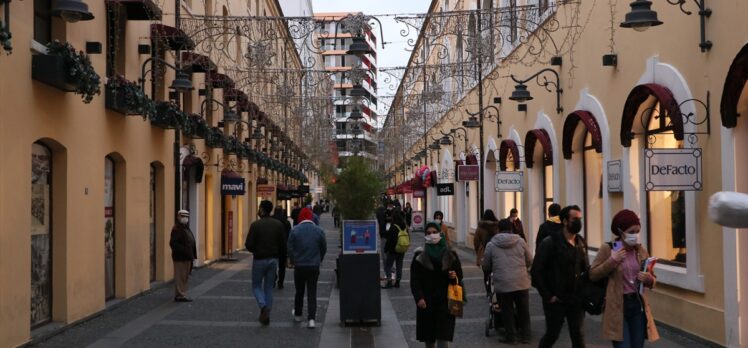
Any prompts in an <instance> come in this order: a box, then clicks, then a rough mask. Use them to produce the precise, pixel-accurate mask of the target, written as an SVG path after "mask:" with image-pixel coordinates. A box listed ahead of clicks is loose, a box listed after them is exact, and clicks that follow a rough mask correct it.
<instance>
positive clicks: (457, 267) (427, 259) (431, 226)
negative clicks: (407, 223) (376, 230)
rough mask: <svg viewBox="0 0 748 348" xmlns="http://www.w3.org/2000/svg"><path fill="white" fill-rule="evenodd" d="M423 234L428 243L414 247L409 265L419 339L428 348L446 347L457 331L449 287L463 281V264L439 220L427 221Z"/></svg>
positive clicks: (417, 337) (417, 336)
mask: <svg viewBox="0 0 748 348" xmlns="http://www.w3.org/2000/svg"><path fill="white" fill-rule="evenodd" d="M424 234H425V239H426V245H425V246H424V247H422V248H418V249H416V250H415V255H414V256H413V261H412V263H411V266H410V269H411V272H410V290H411V292H412V293H413V299H414V300H415V302H416V306H417V309H416V339H417V340H418V341H421V342H424V343H425V344H426V347H427V348H429V347H432V348H433V347H438V348H446V347H448V346H449V343H448V342H451V341H452V338H453V337H454V331H455V317H454V316H453V315H451V314H450V313H449V308H448V300H447V289H448V287H449V285H450V284H459V283H461V281H462V266H461V264H460V259H459V257H457V253H455V252H454V251H453V250H452V249H451V248H450V247H449V246H448V245H447V243H446V240H445V238H444V235H443V234H442V233H441V232H439V225H438V224H437V223H436V222H429V223H428V224H426V231H425V232H424Z"/></svg>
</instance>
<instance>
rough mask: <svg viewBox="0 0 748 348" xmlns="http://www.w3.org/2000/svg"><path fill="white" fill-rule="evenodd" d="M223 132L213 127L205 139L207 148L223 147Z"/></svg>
mask: <svg viewBox="0 0 748 348" xmlns="http://www.w3.org/2000/svg"><path fill="white" fill-rule="evenodd" d="M223 138H224V136H223V131H222V130H221V129H220V128H218V127H211V128H209V129H208V133H207V135H206V137H205V146H207V147H210V148H213V149H218V148H222V147H223V142H224V141H223Z"/></svg>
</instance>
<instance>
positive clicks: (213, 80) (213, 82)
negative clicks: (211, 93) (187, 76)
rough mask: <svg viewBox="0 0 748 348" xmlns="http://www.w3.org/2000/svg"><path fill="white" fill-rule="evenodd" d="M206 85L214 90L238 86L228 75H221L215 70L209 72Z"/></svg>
mask: <svg viewBox="0 0 748 348" xmlns="http://www.w3.org/2000/svg"><path fill="white" fill-rule="evenodd" d="M206 76H207V77H206V81H205V83H208V84H210V86H211V87H213V88H234V87H235V86H236V84H235V83H234V80H232V79H231V78H230V77H229V76H228V75H226V74H221V73H219V72H217V71H215V70H213V71H211V72H208V75H206Z"/></svg>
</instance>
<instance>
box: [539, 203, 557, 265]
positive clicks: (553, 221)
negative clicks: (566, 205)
mask: <svg viewBox="0 0 748 348" xmlns="http://www.w3.org/2000/svg"><path fill="white" fill-rule="evenodd" d="M560 212H561V206H560V205H558V204H557V203H553V204H551V205H550V206H548V219H547V220H545V222H543V223H542V224H540V227H539V228H538V235H537V236H535V255H537V254H538V248H539V247H540V243H541V242H543V239H545V237H548V236H550V235H552V234H554V233H561V230H562V229H563V227H564V226H563V225H562V224H561V219H560V218H559V217H558V214H559V213H560Z"/></svg>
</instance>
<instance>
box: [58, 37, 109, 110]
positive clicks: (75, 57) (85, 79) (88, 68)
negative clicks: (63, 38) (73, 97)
mask: <svg viewBox="0 0 748 348" xmlns="http://www.w3.org/2000/svg"><path fill="white" fill-rule="evenodd" d="M47 54H49V55H52V56H59V57H63V58H65V61H66V63H67V66H68V74H70V77H72V78H73V79H74V80H76V81H77V82H78V83H77V84H76V86H75V94H79V95H80V96H81V97H83V102H84V103H86V104H88V103H90V102H91V101H92V100H93V98H94V96H96V95H99V94H101V88H100V85H101V78H100V77H99V74H97V73H96V70H94V68H93V65H92V64H91V59H89V58H88V55H86V54H85V53H83V51H80V52H76V50H75V48H74V47H73V46H72V45H70V44H69V43H67V42H65V43H61V42H60V41H57V40H55V41H52V42H50V43H48V44H47Z"/></svg>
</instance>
